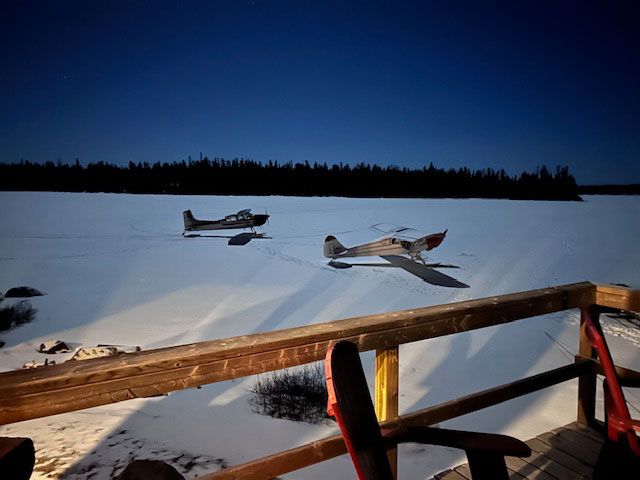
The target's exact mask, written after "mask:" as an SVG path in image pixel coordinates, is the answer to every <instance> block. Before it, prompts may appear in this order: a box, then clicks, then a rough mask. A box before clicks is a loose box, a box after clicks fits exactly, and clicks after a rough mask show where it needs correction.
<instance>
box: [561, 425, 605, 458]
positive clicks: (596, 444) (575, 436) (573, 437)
mask: <svg viewBox="0 0 640 480" xmlns="http://www.w3.org/2000/svg"><path fill="white" fill-rule="evenodd" d="M553 433H555V434H556V435H560V436H561V437H563V438H566V439H568V440H569V441H571V442H573V443H576V444H578V445H580V446H581V447H582V448H585V449H587V450H588V451H589V452H590V453H592V454H595V456H598V455H599V454H600V451H601V450H602V445H603V443H604V438H598V439H594V438H592V437H589V436H587V435H583V434H582V433H579V432H578V431H577V430H573V429H571V428H566V427H565V428H563V429H560V431H554V432H553ZM594 433H595V432H594Z"/></svg>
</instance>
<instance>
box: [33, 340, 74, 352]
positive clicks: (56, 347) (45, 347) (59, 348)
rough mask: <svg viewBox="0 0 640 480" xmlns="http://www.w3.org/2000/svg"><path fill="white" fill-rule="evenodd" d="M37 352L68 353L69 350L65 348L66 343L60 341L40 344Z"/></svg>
mask: <svg viewBox="0 0 640 480" xmlns="http://www.w3.org/2000/svg"><path fill="white" fill-rule="evenodd" d="M38 351H39V352H40V353H67V352H70V351H71V349H70V348H69V347H68V346H67V344H66V343H64V342H62V341H60V340H49V341H47V342H44V343H41V344H40V348H38Z"/></svg>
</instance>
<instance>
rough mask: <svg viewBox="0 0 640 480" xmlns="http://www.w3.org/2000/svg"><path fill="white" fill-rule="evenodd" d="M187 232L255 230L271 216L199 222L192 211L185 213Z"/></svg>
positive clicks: (234, 216)
mask: <svg viewBox="0 0 640 480" xmlns="http://www.w3.org/2000/svg"><path fill="white" fill-rule="evenodd" d="M183 216H184V229H185V231H189V232H191V231H199V230H230V229H234V228H253V227H259V226H261V225H264V224H265V223H266V221H267V218H269V215H260V214H258V215H252V214H245V215H227V216H226V217H225V218H221V219H220V220H198V219H196V218H194V217H193V215H192V214H191V211H190V210H186V211H185V212H184V213H183Z"/></svg>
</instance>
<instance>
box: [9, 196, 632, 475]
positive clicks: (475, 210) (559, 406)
mask: <svg viewBox="0 0 640 480" xmlns="http://www.w3.org/2000/svg"><path fill="white" fill-rule="evenodd" d="M584 198H585V201H584V202H539V201H508V200H478V199H469V200H449V199H346V198H288V197H211V196H162V195H117V194H65V193H20V192H16V193H14V192H0V199H1V201H2V209H1V212H0V220H1V222H0V225H2V229H1V230H0V291H2V292H6V291H7V290H8V289H9V288H10V287H14V286H20V285H28V286H32V287H35V288H37V289H39V290H41V291H42V292H44V293H46V295H45V296H43V297H35V298H33V299H31V303H32V304H33V306H34V307H35V308H37V309H38V313H37V315H36V319H35V320H34V321H33V322H32V323H30V324H27V325H24V326H22V327H20V328H17V329H15V330H12V331H10V332H2V333H0V338H1V339H3V340H4V341H5V342H6V345H5V346H4V347H3V348H1V349H0V370H1V371H6V370H12V369H16V368H21V367H22V365H23V364H24V363H25V362H27V361H32V360H37V361H42V360H43V359H44V358H45V355H43V354H39V353H38V352H37V351H36V348H37V347H38V346H39V345H40V343H42V342H43V341H45V340H51V339H58V340H63V341H66V342H71V343H73V344H77V345H83V346H95V345H97V344H105V343H108V344H125V345H139V346H140V347H142V348H143V349H152V348H158V347H164V346H171V345H178V344H184V343H190V342H197V341H202V340H211V339H216V338H224V337H229V336H233V335H242V334H250V333H256V332H264V331H271V330H276V329H281V328H288V327H293V326H299V325H308V324H311V323H319V322H326V321H330V320H335V319H341V318H347V317H353V316H360V315H366V314H370V313H381V312H386V311H393V310H400V309H408V308H413V307H421V306H427V305H437V304H442V303H447V302H453V301H461V300H467V299H473V298H481V297H486V296H491V295H500V294H505V293H510V292H516V291H522V290H529V289H536V288H543V287H547V286H553V285H560V284H565V283H573V282H579V281H584V280H590V281H594V282H599V283H622V284H626V285H629V286H631V287H635V288H638V287H640V276H639V274H638V272H640V249H639V248H638V244H639V240H640V222H639V221H638V218H640V217H639V213H640V197H623V196H620V197H613V196H587V197H584ZM244 208H252V209H253V210H254V211H255V212H256V213H262V212H263V211H264V210H267V211H268V213H269V214H270V215H271V218H270V225H268V226H265V227H266V228H265V231H266V232H267V233H268V234H269V235H270V236H271V237H272V238H271V239H261V240H254V241H252V242H251V243H249V244H248V245H246V246H244V247H231V246H228V245H227V244H226V240H224V239H218V238H206V237H197V238H184V237H182V235H181V233H182V211H183V210H186V209H191V210H192V212H193V214H194V215H195V216H196V217H198V218H220V217H222V216H224V215H226V214H229V213H233V212H237V211H238V210H241V209H244ZM377 223H387V224H392V225H401V226H405V227H411V228H415V229H418V230H421V231H423V232H425V233H435V232H441V231H443V230H444V229H448V234H447V237H446V239H445V241H444V242H443V243H442V245H440V246H439V247H438V248H436V249H434V250H432V251H430V252H428V256H429V258H430V259H432V260H433V261H434V262H442V263H449V264H454V265H457V266H459V267H460V268H459V269H455V270H448V271H445V273H447V274H449V275H452V276H454V277H455V278H457V279H458V280H460V281H461V282H464V283H465V284H468V285H469V286H470V288H467V289H452V288H445V287H439V286H433V285H429V284H427V283H425V282H423V281H422V280H420V279H419V278H417V277H414V276H411V275H410V274H408V273H407V272H404V271H401V270H397V269H387V268H376V267H372V268H366V267H361V268H352V269H348V270H334V269H332V268H331V267H328V266H327V265H326V263H327V259H325V258H324V257H323V255H322V246H323V240H324V238H325V236H326V235H329V234H331V235H334V236H336V237H337V238H338V239H339V240H340V241H341V242H342V243H343V244H344V245H346V246H350V245H354V244H357V243H361V242H366V241H370V240H373V239H375V238H377V237H379V236H380V234H377V233H375V232H374V231H372V230H371V229H370V228H369V227H370V226H371V225H373V224H377ZM7 302H9V299H7V300H5V301H4V302H3V303H2V304H0V305H6V304H7ZM604 323H605V330H606V331H607V332H608V333H610V335H611V339H610V342H611V346H612V349H613V350H614V355H616V354H617V355H616V360H617V361H619V362H620V363H622V364H624V365H626V366H630V367H632V368H633V367H634V366H635V368H636V369H640V355H639V352H640V351H639V350H638V346H640V335H638V331H637V330H634V329H629V328H626V326H625V325H619V324H616V323H615V322H613V321H607V320H606V318H605V319H604ZM577 325H578V313H577V312H573V311H572V312H564V313H562V314H556V315H548V316H545V317H540V318H538V319H535V320H533V321H529V322H524V321H521V322H515V323H512V324H509V325H503V326H499V327H493V328H489V329H485V330H481V331H475V332H470V333H466V334H461V335H455V336H452V337H444V338H440V339H433V340H429V341H425V342H419V343H415V344H410V345H403V346H402V347H401V352H400V375H401V377H400V382H401V386H400V389H401V390H400V393H401V397H400V411H401V412H408V411H413V410H416V409H418V408H423V407H425V406H428V405H433V404H435V403H439V402H441V401H444V400H446V399H451V398H453V397H456V396H461V395H464V394H467V393H471V392H474V391H478V390H480V389H484V388H489V387H492V386H495V385H499V384H502V383H505V382H507V381H511V380H515V379H518V378H523V377H525V376H527V375H531V374H534V373H537V372H540V371H543V370H547V369H549V368H553V367H555V366H560V365H564V364H566V363H568V362H570V361H572V355H573V354H574V353H576V352H577V344H578V328H577ZM363 362H364V363H365V367H366V368H367V369H368V371H369V373H370V372H371V371H372V366H373V356H372V354H371V353H368V354H364V355H363ZM370 378H371V382H373V379H372V377H370ZM452 379H455V381H453V380H452ZM254 382H255V378H251V377H250V378H246V379H241V380H237V381H234V382H224V383H220V384H215V385H210V386H206V387H203V388H201V389H193V390H187V391H179V392H174V393H171V394H170V395H169V396H166V397H162V398H154V399H144V400H133V401H129V402H123V403H119V404H115V405H111V406H105V407H98V408H93V409H89V410H86V411H82V412H75V413H71V414H64V415H58V416H54V417H48V418H43V419H38V420H32V421H28V422H22V423H19V424H14V425H9V426H5V427H0V434H4V435H14V436H15V435H24V436H30V437H32V438H33V439H34V441H35V442H36V450H37V452H39V454H40V455H41V456H42V457H46V458H47V462H45V463H42V464H39V465H38V466H37V467H36V468H37V469H38V470H37V475H34V476H33V477H32V478H34V479H36V478H51V477H46V475H47V473H52V475H54V478H58V477H59V478H74V479H75V478H77V479H80V478H88V477H87V474H88V473H89V472H91V473H95V476H93V477H91V478H93V479H96V480H98V479H107V478H111V476H112V475H113V474H115V473H117V472H119V468H121V467H122V466H124V465H125V464H126V462H125V460H126V459H127V458H131V455H133V454H135V455H136V456H137V458H175V457H176V456H177V455H180V454H185V456H184V459H188V458H189V455H187V453H188V454H191V455H193V456H199V458H198V459H196V460H193V463H194V464H195V466H193V467H192V468H191V471H190V472H189V473H188V474H186V476H187V478H189V475H191V476H194V475H195V474H197V473H200V474H201V473H203V472H211V471H215V470H216V469H217V468H219V466H220V465H221V464H228V465H234V464H238V463H242V462H245V461H248V460H251V459H254V458H258V457H260V456H263V455H267V454H269V453H272V452H275V451H278V450H283V449H286V448H290V447H292V446H295V445H299V444H301V443H306V442H308V441H311V440H313V439H316V438H321V437H324V436H326V435H329V434H333V433H335V432H336V431H337V429H336V428H335V427H333V426H331V425H306V424H300V423H294V422H290V421H286V420H275V419H271V418H268V417H264V416H260V415H257V414H255V413H252V412H251V408H250V406H249V404H248V403H247V398H248V396H249V388H250V387H251V385H252V384H253V383H254ZM576 388H577V387H576V383H574V382H568V383H566V384H563V385H561V386H558V387H555V388H552V389H548V390H546V391H544V392H540V393H537V394H532V395H528V396H526V397H523V398H521V399H518V400H514V401H510V402H508V403H506V404H503V405H500V406H496V407H493V408H490V409H487V410H484V411H482V412H478V413H476V414H473V415H468V416H465V417H461V418H459V419H455V420H452V421H450V422H447V424H446V425H447V426H451V427H457V428H464V429H479V430H484V431H492V432H501V433H507V434H511V435H515V436H518V437H519V438H523V439H524V438H529V437H530V436H533V435H535V434H537V433H540V432H542V431H545V430H549V429H551V428H555V427H557V426H560V425H561V424H565V423H569V422H571V421H573V420H575V415H576V413H575V412H576V406H575V402H576ZM629 400H631V401H632V402H634V404H635V406H636V407H640V400H639V399H638V397H630V398H629ZM632 413H633V412H632ZM62 427H64V428H63V429H62ZM123 431H124V432H125V433H122V434H119V433H120V432H123ZM118 434H119V435H118ZM63 447H64V448H63ZM419 450H420V451H419ZM422 450H423V449H422V447H420V448H415V447H412V446H408V447H405V448H403V449H401V453H400V472H401V477H402V476H404V474H407V476H408V475H410V474H412V475H416V474H418V472H419V474H421V475H424V476H425V478H426V477H427V476H428V475H429V474H433V473H435V472H436V471H438V470H442V469H444V468H447V467H448V466H450V465H451V464H453V463H455V462H457V461H459V460H460V459H461V458H462V457H461V455H460V453H459V452H457V451H454V450H451V449H445V448H435V447H434V448H431V449H427V451H428V452H429V454H427V455H425V453H424V452H422ZM92 452H95V453H92ZM132 452H133V453H132ZM154 452H155V453H154ZM185 452H187V453H185ZM191 458H193V457H191ZM184 459H183V460H184ZM118 462H121V463H118ZM183 463H185V461H183ZM114 465H116V466H117V467H118V468H115V469H114V468H113V467H114ZM177 466H178V467H180V466H181V463H180V462H177ZM317 468H318V467H312V468H311V469H310V470H312V471H313V472H315V473H317V472H319V471H320V470H316V469H317ZM183 471H185V470H184V469H183ZM322 472H323V475H333V476H335V477H336V478H353V472H352V470H351V465H350V462H349V460H348V459H347V458H339V459H336V460H334V461H331V462H327V463H326V464H323V465H322ZM309 474H310V472H309V471H307V472H300V473H298V474H296V475H290V476H287V477H286V478H305V477H308V476H309ZM414 478H416V477H414Z"/></svg>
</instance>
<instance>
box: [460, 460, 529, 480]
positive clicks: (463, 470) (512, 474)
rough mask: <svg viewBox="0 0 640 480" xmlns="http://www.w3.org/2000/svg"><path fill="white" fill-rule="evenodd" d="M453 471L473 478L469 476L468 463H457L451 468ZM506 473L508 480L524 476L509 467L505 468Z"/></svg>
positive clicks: (517, 479)
mask: <svg viewBox="0 0 640 480" xmlns="http://www.w3.org/2000/svg"><path fill="white" fill-rule="evenodd" d="M453 470H454V471H455V472H457V473H459V474H460V475H462V476H463V477H464V478H466V479H468V480H473V477H472V476H471V469H470V468H469V464H468V463H465V464H463V465H459V466H457V467H456V468H454V469H453ZM507 473H508V474H509V479H510V480H522V479H524V478H526V477H525V476H524V475H522V474H520V473H518V472H516V471H514V470H512V469H510V468H507Z"/></svg>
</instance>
